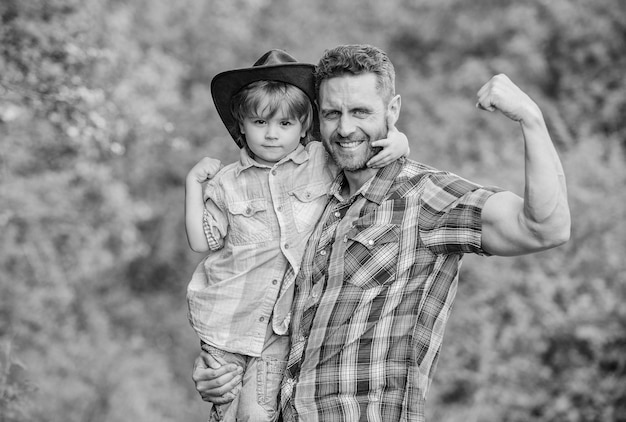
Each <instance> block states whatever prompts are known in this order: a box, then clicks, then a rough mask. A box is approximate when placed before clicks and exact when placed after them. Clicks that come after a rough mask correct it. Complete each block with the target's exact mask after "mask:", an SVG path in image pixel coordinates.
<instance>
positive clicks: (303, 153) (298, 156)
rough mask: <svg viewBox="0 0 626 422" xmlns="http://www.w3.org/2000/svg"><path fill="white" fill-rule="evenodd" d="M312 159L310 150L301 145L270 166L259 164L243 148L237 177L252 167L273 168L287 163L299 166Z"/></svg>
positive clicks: (240, 153) (240, 152)
mask: <svg viewBox="0 0 626 422" xmlns="http://www.w3.org/2000/svg"><path fill="white" fill-rule="evenodd" d="M309 157H310V154H309V151H308V149H306V148H305V147H304V146H303V145H302V144H299V145H298V146H297V147H296V149H295V150H293V151H292V152H291V153H290V154H289V155H287V156H286V157H284V158H283V159H282V160H280V161H279V162H278V163H276V164H274V166H268V165H266V164H260V163H257V162H256V161H255V160H254V159H253V158H252V157H250V154H249V153H248V150H247V149H246V148H241V149H240V150H239V166H237V170H236V175H237V176H239V175H240V174H241V172H242V171H244V170H247V169H249V168H251V167H258V168H272V167H275V166H277V165H281V164H283V163H286V162H287V161H290V160H291V161H293V162H294V163H295V164H297V165H299V164H302V163H304V162H305V161H307V160H308V159H309Z"/></svg>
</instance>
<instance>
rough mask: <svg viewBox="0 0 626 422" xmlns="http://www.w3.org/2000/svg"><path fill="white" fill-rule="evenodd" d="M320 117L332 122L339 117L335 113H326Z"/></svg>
mask: <svg viewBox="0 0 626 422" xmlns="http://www.w3.org/2000/svg"><path fill="white" fill-rule="evenodd" d="M322 117H324V119H326V120H332V119H336V118H338V117H339V113H338V112H336V111H326V112H324V113H323V114H322Z"/></svg>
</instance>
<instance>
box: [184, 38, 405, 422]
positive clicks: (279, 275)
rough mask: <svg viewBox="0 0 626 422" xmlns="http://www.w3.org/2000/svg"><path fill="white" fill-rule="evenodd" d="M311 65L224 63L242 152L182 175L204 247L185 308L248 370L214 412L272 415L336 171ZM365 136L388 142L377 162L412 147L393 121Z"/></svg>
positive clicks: (274, 56) (190, 218) (216, 94)
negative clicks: (317, 112) (297, 302)
mask: <svg viewBox="0 0 626 422" xmlns="http://www.w3.org/2000/svg"><path fill="white" fill-rule="evenodd" d="M313 70H314V66H313V65H311V64H305V63H298V62H296V60H295V59H294V58H293V57H291V56H290V55H289V54H287V53H286V52H284V51H281V50H271V51H269V52H267V53H266V54H265V55H263V56H262V57H261V58H260V59H259V60H258V61H257V62H256V63H255V64H254V65H253V66H252V67H251V68H244V69H235V70H230V71H226V72H223V73H220V74H218V75H217V76H216V77H215V78H214V79H213V81H212V83H211V92H212V95H213V100H214V102H215V106H216V108H217V110H218V113H219V115H220V117H221V118H222V121H223V122H224V124H225V125H226V127H227V128H228V130H229V132H230V134H231V136H232V137H233V139H234V140H235V142H236V143H237V145H238V146H239V147H240V148H241V153H240V159H239V161H238V162H236V163H233V164H230V165H228V166H226V167H224V168H223V169H221V170H220V163H219V161H218V160H213V159H210V158H208V157H206V158H204V159H202V160H201V161H200V162H199V163H198V164H196V165H195V166H194V167H193V168H192V169H191V170H190V172H189V174H188V175H187V180H186V193H185V196H186V198H185V228H186V231H187V237H188V240H189V244H190V246H191V248H192V249H193V250H194V251H197V252H206V251H210V253H209V254H208V256H207V257H206V258H205V259H204V260H203V261H202V262H201V263H200V264H199V265H198V267H197V268H196V271H195V272H194V275H193V277H192V279H191V281H190V283H189V286H188V289H187V300H188V304H189V320H190V322H191V325H192V327H193V328H194V329H195V331H196V332H197V333H198V336H199V337H200V339H201V344H202V348H203V350H204V351H206V352H207V353H209V354H211V355H212V356H213V357H214V358H215V359H216V360H218V361H220V362H222V363H225V362H234V363H237V364H238V365H239V366H241V367H242V368H243V369H244V373H243V375H242V383H241V385H240V387H239V393H238V394H237V396H236V398H235V400H234V401H233V402H231V403H228V404H226V405H221V406H214V407H213V409H212V411H211V417H210V419H209V420H210V421H216V420H227V421H235V420H250V421H271V420H275V418H276V417H277V416H278V412H277V396H278V391H279V387H280V382H281V379H282V375H283V372H284V369H285V365H286V357H287V354H288V352H289V336H288V335H287V334H288V328H289V320H290V308H291V302H292V297H293V289H294V280H295V275H296V274H297V273H298V271H299V269H300V261H301V258H302V255H303V253H304V248H305V246H306V243H307V240H308V238H309V236H310V234H311V232H312V230H313V227H314V226H315V223H316V222H317V220H318V218H319V217H320V215H321V212H322V211H323V210H324V207H325V205H326V202H327V196H326V193H327V191H328V188H329V186H330V184H331V182H332V181H333V180H334V178H335V176H336V175H337V170H336V168H335V166H334V163H333V162H332V160H331V159H330V158H329V156H328V154H327V153H326V151H325V150H324V147H323V146H322V144H321V143H320V142H317V141H310V140H309V133H310V131H311V129H312V127H313V121H314V118H315V116H314V111H313V106H312V104H313V101H314V99H315V87H314V79H313ZM372 145H374V146H379V147H383V148H384V149H383V151H384V153H383V154H379V155H378V156H377V157H375V158H374V159H372V160H371V161H376V160H378V166H383V165H386V164H387V163H389V162H391V161H393V160H395V159H397V158H399V157H401V156H402V155H406V154H408V141H407V139H406V137H405V136H404V135H403V134H401V133H400V132H398V131H397V130H396V129H395V128H394V127H391V128H390V130H389V134H388V139H384V140H377V141H375V142H373V143H372ZM208 179H210V180H209V181H208V183H207V184H206V186H205V188H204V193H203V188H202V184H203V183H204V182H206V181H207V180H208ZM247 418H249V419H247Z"/></svg>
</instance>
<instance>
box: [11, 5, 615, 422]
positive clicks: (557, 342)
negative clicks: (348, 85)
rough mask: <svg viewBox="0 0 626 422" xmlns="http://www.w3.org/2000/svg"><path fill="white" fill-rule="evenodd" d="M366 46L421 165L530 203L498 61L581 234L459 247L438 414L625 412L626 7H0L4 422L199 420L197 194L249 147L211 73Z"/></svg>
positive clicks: (203, 409)
mask: <svg viewBox="0 0 626 422" xmlns="http://www.w3.org/2000/svg"><path fill="white" fill-rule="evenodd" d="M343 43H370V44H374V45H376V46H379V47H381V48H382V49H384V50H385V51H386V52H387V53H388V54H389V56H390V57H391V59H392V61H393V62H394V63H395V65H396V70H397V91H398V93H399V94H401V95H402V117H401V119H400V121H399V123H398V127H399V129H400V130H402V131H403V132H405V133H406V134H407V136H408V137H409V139H410V140H411V158H413V159H416V160H418V161H422V162H425V163H428V164H431V165H433V166H436V167H438V168H441V169H447V170H451V171H454V172H455V173H457V174H460V175H462V176H464V177H467V178H469V179H472V180H475V181H477V182H480V183H484V184H497V185H499V186H502V187H504V188H507V189H510V190H513V191H515V192H517V193H519V194H522V188H523V165H522V154H523V148H522V143H521V138H520V136H521V135H520V130H519V127H518V125H517V124H515V123H513V122H510V121H508V120H507V119H506V118H504V117H503V116H501V115H498V114H492V113H486V112H481V111H478V110H477V109H476V108H475V107H474V104H475V102H476V98H475V94H476V91H477V90H478V89H479V88H480V87H481V86H482V84H483V83H485V82H486V81H487V80H488V79H489V78H490V77H491V76H492V75H493V74H496V73H500V72H503V73H506V74H507V75H509V76H510V77H511V79H512V80H513V81H514V82H516V83H517V84H518V85H519V86H520V87H521V88H522V89H524V90H525V91H526V92H528V93H529V94H530V95H531V97H532V98H534V99H535V100H536V101H537V103H538V104H539V105H540V106H541V108H542V110H543V112H544V115H545V117H546V120H547V121H548V124H549V128H550V130H551V133H552V135H553V138H554V140H555V143H556V145H557V148H558V150H559V154H560V156H561V158H562V160H563V164H564V167H565V172H566V174H567V180H568V187H569V200H570V204H571V210H572V219H573V224H572V226H573V228H572V238H571V240H570V242H569V243H568V244H566V245H565V246H563V247H560V248H558V249H555V250H551V251H547V252H543V253H539V254H536V255H530V256H524V257H519V258H481V257H474V256H468V257H467V258H466V260H465V263H464V266H463V269H462V273H461V282H460V285H459V292H458V294H457V299H456V303H455V306H454V308H453V310H452V315H451V322H450V324H449V326H448V329H447V332H446V339H445V340H444V347H443V352H442V355H441V360H440V363H439V367H438V370H437V372H436V374H435V380H434V382H433V385H432V388H431V391H430V395H429V400H428V402H427V409H428V412H427V413H428V416H429V420H430V421H438V422H452V421H455V422H458V421H462V422H474V421H476V422H478V421H510V422H513V421H515V422H517V421H519V422H522V421H572V422H573V421H599V422H605V421H609V422H612V421H626V305H625V304H624V301H625V299H626V258H625V257H626V240H625V239H626V209H625V204H626V190H625V186H626V166H625V162H626V153H625V148H626V77H625V75H626V2H623V1H620V0H593V1H592V0H589V1H582V0H581V1H576V0H572V1H565V0H528V1H523V2H520V1H506V0H473V1H462V0H446V1H443V0H442V1H435V0H432V1H426V0H385V1H381V0H360V1H357V0H352V1H331V0H324V1H317V2H316V1H311V0H291V1H287V0H231V1H226V0H224V1H219V0H204V1H203V0H176V1H166V0H160V1H156V0H0V252H1V255H0V422H9V421H10V422H16V421H20V422H22V421H62V422H73V421H77V422H78V421H80V422H122V421H123V422H126V421H150V422H159V421H183V422H186V421H190V422H195V421H203V420H205V418H206V414H207V409H208V407H207V405H206V404H205V403H203V402H202V401H201V400H200V397H199V396H198V394H197V393H196V391H195V389H194V385H193V382H192V380H191V371H192V365H193V360H194V358H195V357H196V356H197V354H198V346H199V345H198V341H197V339H196V337H195V334H194V333H193V332H192V330H191V329H190V327H189V326H188V323H187V320H186V303H185V288H186V284H187V281H188V279H189V277H190V275H191V272H192V270H193V268H194V266H195V264H196V263H197V262H198V261H199V260H200V258H201V256H200V255H198V254H194V253H193V252H191V251H190V250H189V248H188V246H187V243H186V238H185V233H184V229H183V194H184V192H183V185H184V177H185V175H186V173H187V171H188V169H189V168H190V167H191V166H192V165H193V164H194V163H195V162H196V161H197V160H198V159H199V157H201V156H203V155H210V156H213V157H218V158H220V159H222V160H223V161H224V162H230V161H233V160H234V159H236V157H237V152H238V151H237V149H236V147H235V143H234V142H233V141H232V140H231V139H230V138H229V136H228V133H227V132H226V130H225V128H224V127H223V126H222V124H221V121H220V120H219V118H218V117H217V114H216V112H215V109H214V106H213V103H212V100H211V97H210V92H209V83H210V81H211V78H212V77H213V76H214V75H215V74H216V73H217V72H220V71H223V70H226V69H231V68H235V67H246V66H250V65H251V64H252V63H253V62H254V61H255V60H256V59H257V58H258V57H259V56H261V54H263V53H264V52H265V51H267V50H268V49H270V48H274V47H279V48H283V49H286V50H287V51H289V52H290V53H291V54H292V55H294V56H295V57H297V58H298V59H299V60H300V61H304V62H313V63H315V62H316V61H317V59H318V58H319V57H320V55H321V54H322V53H323V51H324V49H326V48H330V47H333V46H335V45H337V44H343Z"/></svg>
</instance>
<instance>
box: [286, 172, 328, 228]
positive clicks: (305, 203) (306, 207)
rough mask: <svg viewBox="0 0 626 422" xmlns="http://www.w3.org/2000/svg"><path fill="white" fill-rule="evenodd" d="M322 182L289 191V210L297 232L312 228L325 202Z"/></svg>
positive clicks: (325, 197)
mask: <svg viewBox="0 0 626 422" xmlns="http://www.w3.org/2000/svg"><path fill="white" fill-rule="evenodd" d="M326 193H327V188H326V184H324V183H317V184H314V185H306V186H302V187H299V188H296V189H294V190H292V191H291V192H289V196H290V202H291V210H292V212H293V219H294V222H295V225H296V229H297V230H298V233H302V232H306V231H310V230H312V228H313V227H314V226H315V224H316V223H317V221H318V220H319V218H320V216H321V215H322V212H323V211H324V208H325V207H326V202H327V196H326Z"/></svg>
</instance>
